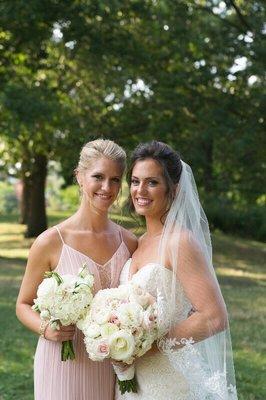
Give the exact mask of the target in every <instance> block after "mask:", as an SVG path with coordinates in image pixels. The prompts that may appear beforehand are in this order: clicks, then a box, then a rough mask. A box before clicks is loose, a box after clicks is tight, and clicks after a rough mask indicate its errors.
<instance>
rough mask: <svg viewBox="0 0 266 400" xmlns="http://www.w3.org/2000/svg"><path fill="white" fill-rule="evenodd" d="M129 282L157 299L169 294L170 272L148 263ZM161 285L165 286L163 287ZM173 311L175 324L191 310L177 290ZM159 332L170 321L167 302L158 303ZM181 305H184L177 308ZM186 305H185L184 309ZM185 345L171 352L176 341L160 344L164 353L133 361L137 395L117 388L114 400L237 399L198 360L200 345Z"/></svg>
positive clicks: (123, 276) (124, 276) (125, 274)
mask: <svg viewBox="0 0 266 400" xmlns="http://www.w3.org/2000/svg"><path fill="white" fill-rule="evenodd" d="M129 268H130V260H128V261H127V263H126V264H125V266H124V268H123V270H122V272H121V276H120V283H125V282H126V281H127V279H128V274H129ZM132 281H134V282H135V283H136V284H138V285H140V286H141V287H143V288H145V289H146V290H147V291H148V292H149V293H150V294H151V295H153V296H154V297H157V299H158V298H159V297H160V296H161V298H163V297H164V296H163V294H164V293H167V286H168V293H170V285H171V282H172V272H171V270H169V269H167V268H165V267H163V266H161V265H160V264H156V263H150V264H147V265H145V266H144V267H142V268H141V269H140V270H139V271H138V272H137V273H136V274H134V275H133V277H132ZM163 282H164V284H165V286H166V287H163V286H162V285H163ZM176 291H177V293H176V299H177V303H176V309H175V311H174V315H172V316H171V318H173V320H174V321H175V322H178V321H180V320H183V319H185V318H186V317H187V315H188V314H189V312H190V310H191V304H190V303H189V302H188V301H186V300H185V298H184V293H183V290H182V288H181V287H180V286H178V287H176ZM159 304H160V309H159V316H160V314H161V325H162V330H167V326H168V324H169V321H164V320H163V316H165V315H167V312H165V307H167V304H166V302H165V303H164V302H163V301H159ZM179 304H183V306H182V307H181V306H179ZM184 304H185V306H184ZM182 343H183V344H185V346H184V347H183V348H181V349H179V350H178V351H174V350H173V347H174V345H175V344H176V341H175V339H168V340H166V341H163V343H162V347H163V351H164V352H163V353H161V352H158V353H156V354H152V355H145V354H144V356H142V357H141V358H139V359H137V360H136V362H135V374H136V378H137V381H138V385H139V388H138V393H137V394H134V393H126V394H124V395H121V393H120V391H119V389H118V387H117V388H116V397H115V399H116V400H166V399H167V400H236V399H237V397H236V389H235V387H234V386H232V387H229V388H227V387H226V378H225V376H223V374H221V373H219V372H217V373H214V374H211V375H210V374H209V370H208V366H207V365H206V364H205V362H204V360H202V359H201V356H200V352H199V351H198V346H199V344H194V342H193V340H192V339H190V340H186V339H183V340H182Z"/></svg>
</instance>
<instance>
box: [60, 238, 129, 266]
mask: <svg viewBox="0 0 266 400" xmlns="http://www.w3.org/2000/svg"><path fill="white" fill-rule="evenodd" d="M123 243H124V241H123V240H122V242H121V243H120V245H119V246H118V248H117V249H116V251H115V252H114V254H113V255H112V256H111V258H109V260H107V261H106V262H105V263H104V264H100V263H97V262H96V261H94V260H93V259H92V258H91V257H90V256H88V255H87V254H85V253H82V252H81V251H79V250H77V249H75V248H74V247H72V246H69V245H68V244H66V243H63V248H64V246H65V247H68V248H69V249H70V250H73V251H75V252H76V253H79V254H81V255H82V256H84V257H86V258H88V259H89V260H90V261H91V262H93V263H94V264H96V265H97V266H98V267H101V268H104V267H105V266H106V265H107V264H109V263H110V262H111V261H112V259H113V258H114V257H115V255H116V254H117V253H118V251H119V250H120V248H121V246H122V245H123ZM125 247H126V249H127V251H128V252H129V250H128V248H127V246H126V244H125Z"/></svg>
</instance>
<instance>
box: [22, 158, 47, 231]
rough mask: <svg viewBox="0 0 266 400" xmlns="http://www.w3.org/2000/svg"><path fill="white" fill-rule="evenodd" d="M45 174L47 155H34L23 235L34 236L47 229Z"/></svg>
mask: <svg viewBox="0 0 266 400" xmlns="http://www.w3.org/2000/svg"><path fill="white" fill-rule="evenodd" d="M46 176H47V157H46V156H44V155H39V154H38V155H35V157H34V163H33V166H32V172H31V175H30V178H29V185H28V188H27V189H26V190H28V189H29V194H28V200H29V201H28V207H29V208H28V211H27V231H26V233H25V237H35V236H38V235H39V234H40V233H42V232H43V231H44V230H45V229H47V218H46V210H45V182H46Z"/></svg>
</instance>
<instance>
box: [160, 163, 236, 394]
mask: <svg viewBox="0 0 266 400" xmlns="http://www.w3.org/2000/svg"><path fill="white" fill-rule="evenodd" d="M158 263H159V264H160V265H162V266H166V267H167V266H169V265H171V269H172V282H171V290H170V293H169V281H168V282H166V281H165V282H164V284H163V285H162V282H160V284H159V285H158V288H160V289H158V293H157V301H158V306H159V311H158V321H159V327H160V330H161V335H164V334H165V336H162V339H161V340H160V341H158V347H159V349H160V351H161V352H162V353H164V354H165V355H166V356H167V357H168V359H169V362H170V364H171V365H172V367H173V368H174V370H176V372H177V373H178V374H180V373H181V374H182V375H183V376H184V378H185V380H186V381H187V383H188V385H189V395H188V399H189V400H237V391H236V385H235V374H234V366H233V357H232V347H231V339H230V330H229V324H228V320H227V314H226V308H225V304H224V301H223V297H222V294H221V291H220V287H219V284H218V281H217V278H216V275H215V271H214V268H213V265H212V245H211V240H210V232H209V226H208V221H207V218H206V215H205V213H204V211H203V209H202V207H201V204H200V201H199V196H198V191H197V187H196V183H195V180H194V177H193V173H192V170H191V168H190V167H189V165H187V164H186V163H184V162H183V161H182V173H181V177H180V181H179V184H178V187H177V190H176V195H175V198H174V200H173V203H172V205H171V208H170V210H169V212H168V214H167V218H166V221H165V224H164V228H163V233H162V236H161V239H160V245H159V251H158ZM165 276H167V275H165ZM160 279H161V277H160ZM206 287H207V288H211V290H210V291H208V290H206ZM191 288H193V291H194V293H193V296H192V293H191V290H192V289H191ZM209 292H210V293H211V294H210V295H209V294H208V293H209ZM195 293H196V294H195ZM195 296H197V299H198V301H199V303H198V301H197V303H198V304H203V308H204V304H205V303H206V304H208V309H209V314H208V315H206V316H204V320H203V322H202V319H201V320H200V319H199V317H198V313H197V309H195V304H193V302H192V300H191V299H192V298H194V299H195ZM208 296H209V297H208ZM212 304H215V307H214V308H215V310H213V314H212ZM217 309H218V311H220V313H221V315H222V316H223V317H222V318H220V319H219V318H217V317H216V316H215V312H217ZM218 314H219V312H218ZM208 318H209V319H208ZM189 319H190V324H191V326H193V329H194V330H193V329H192V330H190V329H187V330H186V329H185V326H187V327H188V326H189V325H186V323H188V320H189ZM179 326H180V332H179V331H178V327H179ZM166 332H168V334H166ZM184 332H185V335H184ZM191 332H194V335H193V334H191ZM196 333H197V334H196ZM180 335H181V336H180ZM193 336H194V337H193Z"/></svg>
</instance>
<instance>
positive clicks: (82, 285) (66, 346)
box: [32, 264, 94, 361]
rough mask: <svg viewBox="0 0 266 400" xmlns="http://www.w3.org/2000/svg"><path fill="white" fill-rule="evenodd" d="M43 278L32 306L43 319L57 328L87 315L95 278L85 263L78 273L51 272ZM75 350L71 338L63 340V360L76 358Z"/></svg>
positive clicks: (75, 321) (73, 322) (74, 322)
mask: <svg viewBox="0 0 266 400" xmlns="http://www.w3.org/2000/svg"><path fill="white" fill-rule="evenodd" d="M44 278H45V279H44V280H43V281H42V283H41V284H40V285H39V287H38V290H37V299H34V305H33V306H32V309H33V310H34V311H37V312H39V313H40V317H41V320H43V321H47V323H49V324H50V326H51V327H52V328H53V329H54V330H56V329H60V324H61V325H63V326H68V325H71V324H76V323H77V322H78V321H79V320H80V319H82V318H84V317H85V315H86V314H87V311H88V308H89V306H90V304H91V302H92V299H93V294H92V287H93V283H94V277H93V275H91V274H90V272H89V270H88V268H87V266H86V264H84V265H83V267H82V268H81V269H80V270H79V273H78V275H77V276H75V275H70V274H66V275H59V274H58V273H57V272H54V271H51V272H46V273H45V274H44ZM74 358H75V352H74V349H73V343H72V340H67V341H64V342H62V350H61V360H62V361H66V360H67V359H71V360H73V359H74Z"/></svg>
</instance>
